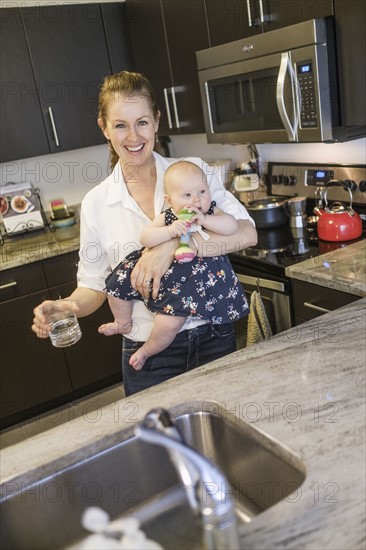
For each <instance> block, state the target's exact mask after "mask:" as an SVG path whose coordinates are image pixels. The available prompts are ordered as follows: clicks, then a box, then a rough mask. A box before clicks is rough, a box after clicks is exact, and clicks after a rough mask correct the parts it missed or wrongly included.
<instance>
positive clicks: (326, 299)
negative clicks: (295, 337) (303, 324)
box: [292, 279, 360, 319]
mask: <svg viewBox="0 0 366 550" xmlns="http://www.w3.org/2000/svg"><path fill="white" fill-rule="evenodd" d="M292 290H293V304H294V314H295V316H297V317H301V318H303V319H314V318H315V317H319V315H323V314H324V313H327V312H329V311H334V310H335V309H338V308H339V307H342V306H346V305H347V304H351V303H352V302H355V301H356V300H359V299H360V296H354V295H353V294H347V293H346V292H341V291H339V290H333V289H331V288H326V287H324V286H319V285H313V284H311V283H306V282H304V281H297V280H294V279H293V280H292Z"/></svg>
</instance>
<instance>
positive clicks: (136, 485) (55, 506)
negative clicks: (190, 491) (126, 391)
mask: <svg viewBox="0 0 366 550" xmlns="http://www.w3.org/2000/svg"><path fill="white" fill-rule="evenodd" d="M170 412H171V413H172V415H173V416H174V417H175V418H176V422H177V423H178V425H179V428H180V430H181V431H182V432H183V434H184V437H185V439H186V442H187V443H189V444H190V445H191V446H192V447H194V448H196V449H197V450H198V451H199V452H201V453H202V454H204V455H206V456H207V457H208V458H210V459H211V460H212V461H213V462H214V463H216V464H217V465H218V466H219V467H220V468H221V469H222V471H223V472H224V474H225V475H226V477H227V479H228V481H229V483H230V487H229V488H228V489H229V490H230V491H231V495H232V497H233V500H234V501H235V507H236V512H237V515H238V519H239V523H246V522H249V521H252V520H253V519H254V518H255V516H257V515H258V514H260V513H262V512H264V511H265V510H266V509H267V508H269V507H271V506H273V505H275V504H276V503H278V502H279V501H281V500H282V499H284V498H286V497H287V496H288V495H289V494H290V493H292V492H293V491H295V490H296V489H297V488H298V487H299V486H300V485H301V484H302V482H303V481H304V479H305V468H304V466H303V464H302V463H301V460H300V459H299V457H298V456H297V455H295V454H294V453H292V452H291V451H290V450H289V449H288V448H287V447H285V446H283V445H281V444H280V443H279V442H277V441H275V440H273V439H272V438H270V437H268V436H266V435H265V434H264V433H262V432H260V431H259V430H257V429H255V428H254V427H253V425H250V424H247V423H245V422H243V421H241V420H239V419H237V418H236V417H234V416H233V415H232V414H230V413H228V412H227V411H225V410H224V409H222V408H220V407H219V406H218V405H217V404H214V403H207V402H206V403H205V404H204V410H202V403H200V404H192V403H189V404H187V405H180V406H179V407H175V408H173V409H171V410H170ZM88 506H99V507H101V508H103V509H104V510H105V511H107V512H108V513H109V514H110V516H111V518H112V519H115V518H117V517H119V516H121V515H123V514H133V515H135V516H137V517H139V518H140V520H141V522H142V529H143V530H144V531H145V533H146V534H147V536H148V537H149V538H152V539H153V540H156V541H158V542H160V544H161V545H162V546H163V547H164V548H167V549H169V548H177V549H178V548H181V549H185V550H187V549H195V548H197V549H202V548H203V539H202V529H201V526H200V524H199V522H198V521H197V519H196V518H195V517H194V516H193V514H192V512H191V510H190V507H189V506H188V504H187V502H186V495H185V493H184V490H183V489H182V488H181V485H180V482H179V479H178V475H177V473H176V470H175V468H174V466H173V465H172V463H171V461H170V459H169V456H168V454H167V452H166V451H165V449H164V448H162V447H158V446H155V445H151V444H148V443H144V442H143V441H141V440H139V439H138V438H137V437H136V436H134V435H133V432H132V429H128V430H125V431H122V432H121V443H120V444H118V445H116V446H114V447H111V448H109V449H107V450H105V451H104V452H101V453H98V454H97V455H95V456H92V457H91V458H89V459H87V460H84V461H83V462H79V463H77V464H75V465H73V466H71V467H69V468H67V469H66V470H63V471H58V472H55V473H54V474H53V475H52V476H50V477H48V478H47V479H43V480H40V481H39V482H38V483H35V484H34V485H31V486H28V487H23V488H22V490H21V491H20V492H18V493H16V494H13V495H11V496H9V497H7V498H4V499H3V500H2V501H1V503H0V517H1V535H0V541H1V548H4V549H12V548H16V549H17V550H20V549H23V548H24V549H35V548H37V550H38V549H43V548H44V549H47V550H49V549H51V548H65V547H72V546H74V545H76V543H77V542H78V541H79V540H81V539H82V538H83V537H85V536H86V535H87V534H88V533H87V532H86V531H84V529H83V528H82V527H81V524H80V518H81V515H82V512H83V511H84V510H85V508H86V507H88Z"/></svg>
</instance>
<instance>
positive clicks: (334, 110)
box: [196, 17, 364, 143]
mask: <svg viewBox="0 0 366 550" xmlns="http://www.w3.org/2000/svg"><path fill="white" fill-rule="evenodd" d="M333 25H334V21H333V18H331V17H330V18H325V19H312V20H309V21H305V22H303V23H298V24H296V25H292V26H291V27H287V28H285V29H279V30H274V31H270V32H266V33H263V34H260V35H256V36H253V37H250V38H243V39H242V40H236V41H235V42H230V43H228V44H222V45H220V46H215V47H213V48H209V49H207V50H201V51H199V52H196V56H197V66H198V77H199V81H200V87H201V95H202V106H203V113H204V119H205V127H206V133H207V141H208V142H209V143H286V142H322V141H334V140H338V139H340V140H344V132H342V131H341V128H340V117H339V102H338V81H337V62H336V55H335V52H336V49H335V39H334V29H333ZM352 132H353V133H354V135H349V136H348V137H359V135H363V132H364V128H354V129H353V130H352Z"/></svg>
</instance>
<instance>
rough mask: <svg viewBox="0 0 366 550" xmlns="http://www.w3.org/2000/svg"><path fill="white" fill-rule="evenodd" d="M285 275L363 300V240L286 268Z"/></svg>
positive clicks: (365, 245) (365, 288) (365, 289)
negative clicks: (360, 297)
mask: <svg viewBox="0 0 366 550" xmlns="http://www.w3.org/2000/svg"><path fill="white" fill-rule="evenodd" d="M286 275H287V276H288V277H291V278H293V279H299V280H300V281H306V282H308V283H313V284H316V285H320V286H326V287H327V288H333V289H334V290H340V291H342V292H348V293H349V294H354V295H356V296H366V240H362V241H359V242H358V243H354V244H350V245H348V246H345V247H344V248H337V249H336V250H334V251H332V252H327V253H326V254H322V255H321V256H316V257H315V258H311V259H310V260H305V261H304V262H300V263H298V264H295V265H292V266H290V267H287V268H286Z"/></svg>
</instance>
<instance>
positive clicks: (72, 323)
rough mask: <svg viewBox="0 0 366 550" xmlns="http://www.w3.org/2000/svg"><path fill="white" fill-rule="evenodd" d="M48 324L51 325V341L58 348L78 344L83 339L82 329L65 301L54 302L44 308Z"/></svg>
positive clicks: (43, 312)
mask: <svg viewBox="0 0 366 550" xmlns="http://www.w3.org/2000/svg"><path fill="white" fill-rule="evenodd" d="M42 314H43V315H44V317H45V319H46V323H47V324H49V325H50V339H51V342H52V345H53V346H55V347H56V348H65V347H68V346H72V345H73V344H76V342H78V341H79V340H80V338H81V329H80V325H79V322H78V319H77V317H76V315H75V313H74V312H73V311H72V308H71V306H70V307H68V306H67V303H66V302H64V301H60V302H57V301H55V302H52V303H51V304H48V305H46V306H44V307H43V308H42Z"/></svg>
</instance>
